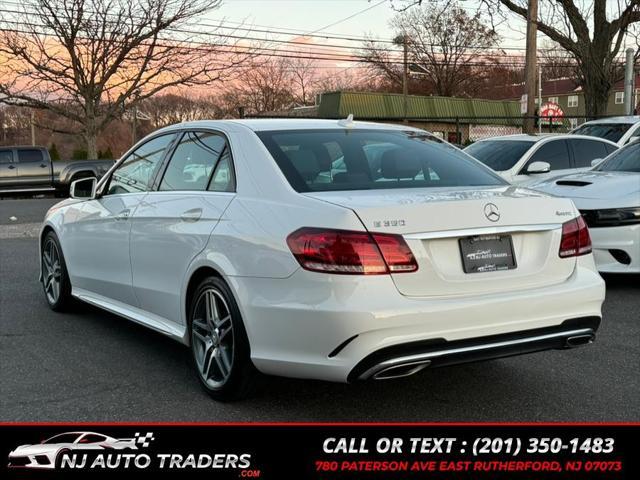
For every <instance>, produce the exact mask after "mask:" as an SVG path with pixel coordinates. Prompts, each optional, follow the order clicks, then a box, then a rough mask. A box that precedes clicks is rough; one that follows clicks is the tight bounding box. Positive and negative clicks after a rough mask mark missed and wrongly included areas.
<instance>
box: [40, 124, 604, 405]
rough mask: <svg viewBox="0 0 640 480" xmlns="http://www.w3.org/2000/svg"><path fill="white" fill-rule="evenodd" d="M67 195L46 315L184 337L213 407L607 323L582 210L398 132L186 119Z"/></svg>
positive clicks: (490, 354)
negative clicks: (79, 305) (260, 384)
mask: <svg viewBox="0 0 640 480" xmlns="http://www.w3.org/2000/svg"><path fill="white" fill-rule="evenodd" d="M367 145H377V147H376V148H372V147H367V148H365V146H367ZM390 145H391V146H393V148H389V146H390ZM382 150H384V152H383V153H381V156H380V162H379V164H378V162H377V156H378V155H377V153H379V151H382ZM340 157H343V158H342V160H343V164H344V170H343V171H340V172H336V173H334V174H331V175H329V174H328V173H327V172H330V171H331V169H332V167H333V166H334V162H335V160H338V159H340ZM141 165H144V168H141ZM192 165H198V166H208V167H207V168H204V167H193V166H192ZM194 171H209V172H211V174H210V175H208V176H207V175H201V176H200V175H199V176H195V175H193V172H194ZM185 172H187V175H185ZM71 192H72V197H73V198H71V199H68V200H65V201H63V202H61V203H59V204H57V205H55V206H53V207H52V208H51V210H50V211H49V212H48V213H47V215H46V218H45V221H44V225H43V229H42V232H41V236H40V252H41V259H40V262H41V275H40V279H41V281H42V284H43V288H44V293H45V297H46V299H47V302H48V303H49V305H50V306H51V308H52V309H54V310H60V309H63V308H64V307H65V306H66V305H67V304H68V303H69V301H70V300H71V299H72V297H75V298H78V299H80V300H83V301H85V302H88V303H90V304H93V305H96V306H98V307H100V308H103V309H105V310H108V311H111V312H114V313H116V314H118V315H121V316H123V317H126V318H128V319H130V320H133V321H135V322H138V323H141V324H143V325H146V326H148V327H150V328H152V329H154V330H156V331H158V332H161V333H163V334H165V335H168V336H170V337H172V338H174V339H176V340H178V341H180V342H182V343H184V344H186V345H189V346H190V348H191V353H192V358H193V364H194V367H195V371H196V372H197V376H198V378H199V380H200V382H201V384H202V385H203V387H204V388H205V389H206V391H207V392H209V393H210V394H211V395H212V396H213V397H214V398H217V399H224V400H228V399H232V398H239V397H241V396H243V395H247V394H248V392H249V391H250V390H251V388H252V386H253V385H254V383H255V378H256V375H257V372H263V373H266V374H273V375H284V376H290V377H301V378H315V379H322V380H331V381H341V382H351V381H357V380H366V379H388V378H395V377H403V376H408V375H411V374H414V373H416V372H418V371H420V370H422V369H424V368H427V367H438V366H445V365H452V364H456V363H462V362H467V361H472V360H485V359H489V358H497V357H503V356H510V355H515V354H521V353H528V352H533V351H539V350H546V349H564V348H572V347H577V346H580V345H585V344H588V343H590V342H591V341H593V339H594V337H595V332H596V330H597V328H598V326H599V324H600V318H601V305H602V302H603V300H604V283H603V281H602V279H601V278H600V276H599V274H598V272H597V270H596V268H595V264H594V261H593V256H592V255H591V244H590V239H589V232H588V229H587V226H586V225H585V224H584V221H583V220H582V217H581V216H580V215H579V213H578V211H577V210H576V209H575V207H574V206H573V203H572V202H571V200H568V199H563V198H554V197H551V196H547V195H545V194H542V193H538V192H533V191H530V190H527V189H520V188H518V187H515V186H512V185H509V184H508V183H507V182H506V181H505V180H504V179H502V178H501V177H500V176H499V175H497V174H496V173H494V172H493V171H492V170H491V169H489V168H487V167H485V166H484V165H482V164H481V163H480V162H477V161H476V160H474V159H473V158H471V157H469V156H468V155H466V154H464V153H463V152H461V151H460V150H458V149H456V148H454V147H452V146H450V145H448V144H447V143H446V142H443V141H442V140H439V139H438V138H436V137H435V136H433V135H431V134H429V133H427V132H424V131H423V130H418V129H414V128H410V127H408V126H406V125H384V124H369V123H359V122H352V121H340V122H336V121H332V120H301V119H296V120H294V119H289V120H273V119H272V120H267V119H262V120H237V121H230V120H228V121H201V122H189V123H182V124H179V125H174V126H171V127H167V128H164V129H162V130H159V131H157V132H155V133H153V134H151V135H149V136H148V137H146V138H145V139H144V140H142V141H140V142H139V143H138V144H137V145H135V146H134V147H133V148H132V149H131V150H130V151H129V152H128V153H126V154H125V155H124V156H123V158H122V159H121V160H120V161H118V163H117V164H116V165H115V166H114V167H113V168H112V169H111V170H110V171H109V172H108V173H107V174H106V175H105V176H104V177H103V178H102V180H101V181H99V182H96V181H95V179H84V180H79V181H76V182H74V183H73V184H72V187H71Z"/></svg>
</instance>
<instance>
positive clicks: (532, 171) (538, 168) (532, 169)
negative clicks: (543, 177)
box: [527, 162, 551, 175]
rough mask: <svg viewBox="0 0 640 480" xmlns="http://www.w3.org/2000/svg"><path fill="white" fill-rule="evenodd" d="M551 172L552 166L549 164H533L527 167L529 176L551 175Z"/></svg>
mask: <svg viewBox="0 0 640 480" xmlns="http://www.w3.org/2000/svg"><path fill="white" fill-rule="evenodd" d="M550 171H551V165H549V164H548V163H547V162H533V163H530V164H529V166H528V167H527V174H528V175H536V174H539V173H549V172H550Z"/></svg>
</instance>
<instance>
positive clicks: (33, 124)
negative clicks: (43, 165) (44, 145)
mask: <svg viewBox="0 0 640 480" xmlns="http://www.w3.org/2000/svg"><path fill="white" fill-rule="evenodd" d="M31 146H33V147H35V146H36V113H35V111H34V110H33V108H32V109H31Z"/></svg>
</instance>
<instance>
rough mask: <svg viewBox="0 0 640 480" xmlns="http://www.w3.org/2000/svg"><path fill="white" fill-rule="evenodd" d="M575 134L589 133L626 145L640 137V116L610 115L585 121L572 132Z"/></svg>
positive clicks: (592, 135)
mask: <svg viewBox="0 0 640 480" xmlns="http://www.w3.org/2000/svg"><path fill="white" fill-rule="evenodd" d="M570 133H571V134H573V135H588V136H591V137H598V138H604V139H606V140H611V141H612V142H615V143H616V144H617V145H618V146H620V147H621V146H623V145H626V144H627V143H629V142H631V141H635V140H637V139H638V138H640V116H637V115H633V116H626V117H609V118H601V119H599V120H591V121H590V122H585V123H583V124H582V125H580V126H579V127H578V128H574V129H573V130H571V132H570Z"/></svg>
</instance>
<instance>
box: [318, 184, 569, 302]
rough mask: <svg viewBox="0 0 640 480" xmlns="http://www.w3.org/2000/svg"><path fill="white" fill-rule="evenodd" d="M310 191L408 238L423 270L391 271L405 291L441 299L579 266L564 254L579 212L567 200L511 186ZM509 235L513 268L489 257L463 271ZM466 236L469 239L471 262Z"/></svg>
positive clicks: (556, 279)
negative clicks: (565, 236) (565, 226)
mask: <svg viewBox="0 0 640 480" xmlns="http://www.w3.org/2000/svg"><path fill="white" fill-rule="evenodd" d="M306 195H307V196H310V197H313V198H316V199H319V200H322V201H326V202H330V203H333V204H337V205H341V206H344V207H346V208H350V209H352V210H353V211H354V212H355V213H356V214H357V215H358V217H359V218H360V219H361V221H362V223H363V224H364V226H365V227H366V228H367V230H369V231H371V232H382V233H395V234H400V235H402V236H403V237H404V239H405V241H406V242H407V244H408V245H409V247H410V248H411V250H412V252H413V254H414V256H415V257H416V260H417V262H418V265H419V269H418V271H417V272H414V273H398V274H393V275H392V277H393V280H394V283H395V285H396V287H397V288H398V290H399V291H400V293H402V294H403V295H407V296H434V297H438V296H461V295H480V294H491V293H498V292H504V291H513V290H522V289H527V288H532V287H536V286H542V285H552V284H556V283H560V282H562V281H564V280H566V279H567V278H568V277H569V276H570V275H571V273H572V272H573V269H574V267H575V263H576V260H575V258H560V257H559V255H558V249H559V244H560V238H561V235H562V228H561V227H562V223H564V222H566V221H568V220H570V219H571V218H574V217H575V216H576V215H577V211H576V210H575V208H574V206H573V204H572V203H571V201H570V200H567V199H563V198H557V197H550V196H547V195H544V194H540V193H537V192H533V191H531V190H527V189H522V188H517V187H513V186H507V187H498V188H487V189H483V188H477V187H474V188H461V189H455V190H451V189H438V188H434V189H429V190H425V189H413V190H408V189H407V190H379V191H375V190H368V191H347V192H344V191H343V192H318V193H316V192H314V193H307V194H306ZM508 238H510V242H511V245H512V254H513V257H514V265H513V268H509V269H502V268H506V267H504V266H502V265H499V266H498V267H496V268H499V270H493V271H492V270H491V265H494V263H491V262H488V261H487V262H486V264H487V265H489V270H488V271H486V269H485V268H484V267H482V268H480V271H478V272H474V273H465V264H473V261H472V260H473V258H477V256H478V255H480V257H481V256H482V255H483V252H486V251H487V249H485V248H484V247H485V246H486V245H487V244H488V243H487V242H489V243H491V242H492V241H493V240H496V239H497V241H499V242H504V248H505V249H506V248H507V247H508V244H509V240H508ZM461 239H467V240H466V243H465V246H464V254H465V256H466V258H467V259H466V261H463V255H462V252H461V242H460V240H461ZM474 242H479V243H475V245H477V246H478V249H475V250H474V247H473V245H474ZM470 245H471V246H470ZM500 248H502V247H500ZM490 254H491V253H490ZM469 255H470V257H469ZM474 256H475V257H474ZM472 257H473V258H472ZM500 261H502V260H499V262H500ZM499 262H498V263H499ZM480 263H482V262H480ZM482 265H484V264H482ZM467 266H468V265H467ZM483 270H485V271H483Z"/></svg>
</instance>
